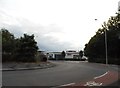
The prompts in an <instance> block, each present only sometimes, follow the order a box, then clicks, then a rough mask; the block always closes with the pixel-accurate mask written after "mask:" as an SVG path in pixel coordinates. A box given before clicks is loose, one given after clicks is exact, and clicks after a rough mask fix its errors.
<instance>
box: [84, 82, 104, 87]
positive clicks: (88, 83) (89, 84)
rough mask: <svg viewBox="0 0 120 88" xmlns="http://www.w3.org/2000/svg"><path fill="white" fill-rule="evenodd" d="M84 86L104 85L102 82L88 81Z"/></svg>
mask: <svg viewBox="0 0 120 88" xmlns="http://www.w3.org/2000/svg"><path fill="white" fill-rule="evenodd" d="M84 86H102V83H97V82H95V81H89V82H86V84H85V85H84Z"/></svg>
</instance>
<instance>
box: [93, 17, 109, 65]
mask: <svg viewBox="0 0 120 88" xmlns="http://www.w3.org/2000/svg"><path fill="white" fill-rule="evenodd" d="M97 20H98V19H95V21H97ZM107 46H108V45H107V28H106V29H105V64H106V65H107V64H108V49H107Z"/></svg>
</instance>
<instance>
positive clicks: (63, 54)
mask: <svg viewBox="0 0 120 88" xmlns="http://www.w3.org/2000/svg"><path fill="white" fill-rule="evenodd" d="M65 55H66V54H65V51H62V53H61V56H62V58H63V59H65Z"/></svg>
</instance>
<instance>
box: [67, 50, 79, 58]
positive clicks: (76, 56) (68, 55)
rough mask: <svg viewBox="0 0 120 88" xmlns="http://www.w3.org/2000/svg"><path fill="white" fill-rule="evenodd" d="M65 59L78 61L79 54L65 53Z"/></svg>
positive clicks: (71, 51) (70, 51)
mask: <svg viewBox="0 0 120 88" xmlns="http://www.w3.org/2000/svg"><path fill="white" fill-rule="evenodd" d="M65 58H66V59H79V52H76V51H74V50H69V51H66V55H65Z"/></svg>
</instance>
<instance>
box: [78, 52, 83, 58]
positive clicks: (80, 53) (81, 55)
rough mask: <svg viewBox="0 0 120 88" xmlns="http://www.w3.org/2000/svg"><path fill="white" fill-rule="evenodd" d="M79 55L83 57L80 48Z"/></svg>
mask: <svg viewBox="0 0 120 88" xmlns="http://www.w3.org/2000/svg"><path fill="white" fill-rule="evenodd" d="M79 56H80V57H81V58H82V57H83V51H82V50H80V52H79Z"/></svg>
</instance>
